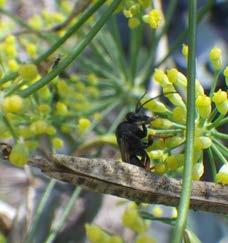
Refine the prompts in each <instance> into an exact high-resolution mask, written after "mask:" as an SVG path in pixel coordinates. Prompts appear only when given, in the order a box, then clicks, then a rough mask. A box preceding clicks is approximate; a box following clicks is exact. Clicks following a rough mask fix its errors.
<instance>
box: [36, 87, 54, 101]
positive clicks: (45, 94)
mask: <svg viewBox="0 0 228 243" xmlns="http://www.w3.org/2000/svg"><path fill="white" fill-rule="evenodd" d="M38 94H39V97H40V98H41V99H43V100H48V99H49V98H50V97H51V95H52V94H51V91H50V89H49V87H48V86H47V85H46V86H44V87H43V88H41V89H39V90H38Z"/></svg>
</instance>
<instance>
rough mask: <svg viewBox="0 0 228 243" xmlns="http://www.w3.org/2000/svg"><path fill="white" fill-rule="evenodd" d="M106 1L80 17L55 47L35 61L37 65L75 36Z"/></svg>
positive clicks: (93, 6) (102, 1)
mask: <svg viewBox="0 0 228 243" xmlns="http://www.w3.org/2000/svg"><path fill="white" fill-rule="evenodd" d="M105 1H106V0H99V1H97V2H96V3H95V4H94V5H92V6H91V7H88V8H87V9H86V10H85V12H84V13H83V14H82V15H81V16H80V18H79V19H78V21H77V22H76V23H75V24H74V25H73V26H72V27H71V28H69V30H67V32H66V33H65V34H64V36H63V37H61V38H59V39H58V40H57V41H56V43H54V45H52V46H51V47H50V48H49V49H48V50H47V51H46V52H45V53H43V54H42V55H40V56H39V57H38V58H37V59H36V60H35V61H34V63H35V64H38V63H40V62H42V61H43V60H45V59H47V57H49V56H50V55H51V54H52V53H53V52H54V51H56V50H57V49H58V48H59V47H60V46H61V45H62V44H63V43H64V42H65V41H66V40H67V39H68V38H69V37H70V36H71V35H72V34H74V33H75V32H76V31H77V30H78V29H79V28H80V27H81V26H82V25H83V24H84V23H85V22H86V21H87V20H88V19H89V17H90V16H92V15H93V14H94V13H95V12H96V11H97V9H98V8H99V7H100V6H101V5H102V4H103V3H104V2H105Z"/></svg>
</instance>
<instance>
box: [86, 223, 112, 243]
mask: <svg viewBox="0 0 228 243" xmlns="http://www.w3.org/2000/svg"><path fill="white" fill-rule="evenodd" d="M85 228H86V235H87V237H88V239H89V241H90V242H91V243H98V242H101V243H105V242H109V239H110V236H109V235H108V234H107V233H105V232H104V231H103V230H102V229H101V228H100V227H98V226H96V225H91V224H86V225H85Z"/></svg>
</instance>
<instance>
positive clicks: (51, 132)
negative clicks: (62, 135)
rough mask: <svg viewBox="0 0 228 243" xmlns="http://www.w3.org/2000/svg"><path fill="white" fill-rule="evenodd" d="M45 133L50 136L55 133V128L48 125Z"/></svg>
mask: <svg viewBox="0 0 228 243" xmlns="http://www.w3.org/2000/svg"><path fill="white" fill-rule="evenodd" d="M46 133H47V134H48V135H50V136H53V135H55V134H56V129H55V128H54V127H53V126H48V127H47V129H46Z"/></svg>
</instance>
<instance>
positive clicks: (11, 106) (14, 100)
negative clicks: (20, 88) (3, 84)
mask: <svg viewBox="0 0 228 243" xmlns="http://www.w3.org/2000/svg"><path fill="white" fill-rule="evenodd" d="M2 106H3V109H4V111H5V112H20V111H21V110H22V108H23V99H22V98H21V97H20V96H18V95H11V96H8V97H6V98H5V99H4V100H3V104H2Z"/></svg>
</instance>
